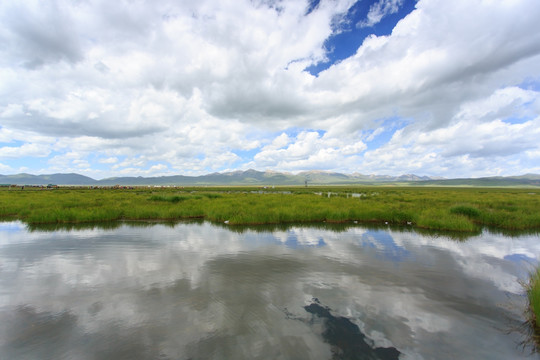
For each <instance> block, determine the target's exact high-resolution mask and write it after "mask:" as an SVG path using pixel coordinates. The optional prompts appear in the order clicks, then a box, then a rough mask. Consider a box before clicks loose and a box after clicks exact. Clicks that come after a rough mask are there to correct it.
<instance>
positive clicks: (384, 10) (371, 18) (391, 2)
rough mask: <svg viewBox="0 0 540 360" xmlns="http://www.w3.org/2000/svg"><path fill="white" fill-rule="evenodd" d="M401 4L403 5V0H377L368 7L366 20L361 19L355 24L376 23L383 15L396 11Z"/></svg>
mask: <svg viewBox="0 0 540 360" xmlns="http://www.w3.org/2000/svg"><path fill="white" fill-rule="evenodd" d="M401 5H403V0H379V1H378V2H376V3H374V4H373V5H371V7H370V8H369V12H368V14H367V18H366V20H364V21H361V22H360V23H359V24H358V25H357V26H359V27H370V26H373V25H375V24H378V23H379V22H380V21H381V20H382V19H383V17H385V16H387V15H390V14H395V13H397V12H398V10H399V7H400V6H401Z"/></svg>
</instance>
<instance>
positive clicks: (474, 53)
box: [0, 0, 540, 179]
mask: <svg viewBox="0 0 540 360" xmlns="http://www.w3.org/2000/svg"><path fill="white" fill-rule="evenodd" d="M538 19H540V6H538V0H452V1H448V0H418V1H415V0H358V1H354V0H320V1H317V0H311V1H307V0H286V1H279V0H197V1H195V0H193V1H189V0H185V1H173V0H152V1H150V0H148V1H144V0H125V1H124V0H119V1H108V0H50V1H41V0H36V1H33V0H4V1H1V2H0V174H4V175H7V174H17V173H22V172H24V173H32V174H52V173H71V172H74V173H79V174H83V175H87V176H90V177H93V178H95V179H102V178H106V177H111V176H164V175H201V174H207V173H212V172H225V171H234V170H247V169H256V170H260V171H267V170H270V171H284V172H292V173H297V172H300V171H306V170H327V171H335V172H342V173H361V174H380V175H401V174H410V173H414V174H417V175H428V176H441V177H447V178H456V177H481V176H496V175H501V176H508V175H520V174H525V173H540V141H539V139H540V21H538Z"/></svg>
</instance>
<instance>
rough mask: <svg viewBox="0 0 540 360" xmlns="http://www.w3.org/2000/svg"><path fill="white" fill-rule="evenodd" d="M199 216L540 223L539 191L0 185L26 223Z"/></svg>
mask: <svg viewBox="0 0 540 360" xmlns="http://www.w3.org/2000/svg"><path fill="white" fill-rule="evenodd" d="M189 218H203V219H205V220H209V221H213V222H225V221H226V222H227V223H228V224H230V225H234V224H238V225H240V224H243V225H246V224H283V223H293V222H295V223H296V222H323V221H326V222H350V221H357V222H360V223H361V222H372V223H381V224H386V223H388V224H394V225H406V226H414V227H417V228H422V229H434V230H450V231H462V232H471V231H477V230H478V229H479V228H480V227H482V226H489V227H494V228H499V229H508V230H523V229H540V189H520V188H435V187H433V188H426V187H382V186H380V187H378V186H368V187H366V186H365V187H359V186H356V187H339V186H334V187H328V186H327V187H315V186H313V187H308V188H305V187H288V188H287V187H280V188H275V189H265V190H263V189H260V188H255V187H228V188H221V187H214V188H204V187H199V188H182V189H180V188H135V189H88V188H59V189H52V190H50V189H39V188H26V189H24V190H21V189H7V188H3V189H0V219H5V220H7V219H19V220H22V221H24V222H26V223H28V224H46V223H84V222H102V221H116V220H180V219H189Z"/></svg>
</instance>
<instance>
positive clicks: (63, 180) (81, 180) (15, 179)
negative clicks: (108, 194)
mask: <svg viewBox="0 0 540 360" xmlns="http://www.w3.org/2000/svg"><path fill="white" fill-rule="evenodd" d="M95 183H96V180H94V179H92V178H90V177H88V176H84V175H79V174H51V175H31V174H24V173H23V174H17V175H0V184H18V185H48V184H56V185H92V184H95Z"/></svg>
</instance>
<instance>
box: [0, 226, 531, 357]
mask: <svg viewBox="0 0 540 360" xmlns="http://www.w3.org/2000/svg"><path fill="white" fill-rule="evenodd" d="M231 229H232V230H234V231H231ZM539 254H540V238H539V236H538V235H537V234H531V235H521V236H512V237H509V236H504V235H500V234H494V233H489V232H484V233H482V234H480V235H477V236H473V237H471V238H469V239H467V240H461V241H460V240H455V239H453V238H451V237H447V236H444V235H425V234H419V233H416V232H414V231H410V230H406V229H405V230H399V229H390V228H384V229H369V228H365V227H361V226H350V227H346V226H342V227H334V228H326V227H323V226H316V227H313V226H312V227H301V226H292V227H289V228H285V227H283V228H274V229H269V230H265V229H264V228H258V229H257V228H256V229H240V228H228V227H226V226H219V225H213V224H210V223H206V222H200V223H179V224H175V225H168V224H144V223H141V224H131V225H130V224H120V225H117V226H110V228H100V227H97V226H96V227H89V228H86V229H67V230H66V229H64V230H58V229H56V230H54V229H49V230H36V229H31V230H29V229H27V228H26V226H25V225H23V224H21V223H19V222H5V223H0V359H331V358H335V359H344V358H348V359H397V358H399V359H426V360H427V359H519V358H528V359H537V358H538V356H537V355H531V354H530V351H531V350H530V348H529V347H525V348H523V346H522V345H520V343H521V342H523V341H524V340H526V336H525V335H524V331H523V328H522V323H523V322H524V320H525V318H524V316H523V313H524V309H525V307H526V297H525V295H524V290H523V287H522V286H521V285H520V281H525V280H526V279H527V277H528V272H529V271H530V270H531V269H532V268H533V266H535V265H536V264H537V259H538V255H539ZM520 329H521V330H520Z"/></svg>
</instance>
